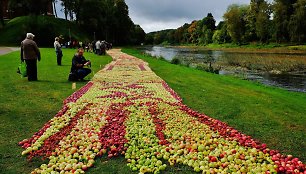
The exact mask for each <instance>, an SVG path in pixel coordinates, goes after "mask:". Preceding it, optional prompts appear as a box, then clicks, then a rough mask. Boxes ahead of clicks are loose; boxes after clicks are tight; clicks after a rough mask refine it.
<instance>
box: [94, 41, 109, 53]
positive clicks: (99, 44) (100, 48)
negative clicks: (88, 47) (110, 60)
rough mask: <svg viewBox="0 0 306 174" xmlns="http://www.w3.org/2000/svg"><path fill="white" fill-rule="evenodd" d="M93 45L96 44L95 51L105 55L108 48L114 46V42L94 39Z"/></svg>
mask: <svg viewBox="0 0 306 174" xmlns="http://www.w3.org/2000/svg"><path fill="white" fill-rule="evenodd" d="M92 45H94V47H93V48H94V50H93V51H94V53H96V54H98V55H105V54H106V50H109V49H111V48H112V44H111V43H108V42H106V41H105V40H103V41H100V40H98V41H96V42H95V41H93V43H92Z"/></svg>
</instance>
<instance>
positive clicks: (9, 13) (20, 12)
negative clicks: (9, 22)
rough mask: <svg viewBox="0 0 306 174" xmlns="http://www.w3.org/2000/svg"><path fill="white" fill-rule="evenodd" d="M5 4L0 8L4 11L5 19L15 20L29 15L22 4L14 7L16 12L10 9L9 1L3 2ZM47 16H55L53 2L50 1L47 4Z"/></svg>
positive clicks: (3, 0)
mask: <svg viewBox="0 0 306 174" xmlns="http://www.w3.org/2000/svg"><path fill="white" fill-rule="evenodd" d="M1 1H2V3H3V6H2V7H0V8H1V10H2V14H3V18H4V19H13V18H15V17H18V16H24V15H28V13H29V12H28V11H26V10H25V8H24V7H23V6H22V3H17V5H16V6H14V10H11V9H9V0H1ZM46 9H47V14H48V15H53V5H52V0H48V2H47V4H46Z"/></svg>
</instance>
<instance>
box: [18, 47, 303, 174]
mask: <svg viewBox="0 0 306 174" xmlns="http://www.w3.org/2000/svg"><path fill="white" fill-rule="evenodd" d="M108 53H109V54H110V55H111V56H112V57H113V59H114V61H113V62H112V63H110V64H109V65H107V66H106V67H105V68H104V69H103V70H101V71H100V72H98V73H97V74H96V75H95V76H94V77H93V79H92V81H90V82H89V83H87V85H85V86H84V87H83V88H81V89H80V90H79V91H77V92H75V93H74V94H72V95H71V96H70V97H68V98H67V99H66V100H65V101H64V105H63V108H62V110H60V111H59V112H58V114H57V115H55V117H54V118H53V119H51V120H50V121H49V122H47V123H46V124H45V125H44V126H43V127H42V128H41V129H40V130H39V131H38V132H36V133H35V134H34V135H33V136H32V137H31V138H29V139H26V140H23V141H21V142H20V143H19V145H20V146H22V147H23V148H24V151H23V152H22V154H23V155H26V156H27V158H28V159H29V160H31V159H32V158H34V157H42V158H44V159H48V160H47V161H48V163H46V164H42V165H41V166H40V167H39V168H37V169H35V170H34V171H33V172H32V173H84V172H85V171H86V170H87V169H88V168H89V167H92V166H93V165H94V163H95V159H96V158H98V157H99V156H102V155H105V154H106V155H107V156H108V157H109V158H112V157H116V156H118V155H123V156H125V158H126V161H127V165H128V166H129V167H130V168H131V170H133V171H139V173H160V172H161V171H162V170H164V169H165V168H166V167H167V166H168V165H175V164H176V165H188V166H190V167H191V168H192V169H193V170H194V171H195V172H202V173H304V174H305V173H306V170H305V164H303V163H302V162H301V161H299V159H298V158H294V157H292V156H291V155H286V156H285V155H282V154H280V153H279V152H278V151H276V150H271V149H269V148H267V146H266V145H265V144H261V143H260V142H258V141H256V140H254V139H252V138H251V137H250V136H247V135H244V134H242V133H240V132H238V131H237V130H235V129H233V128H232V127H229V126H228V125H227V124H225V123H223V122H221V121H219V120H215V119H212V118H210V117H208V116H206V115H204V114H200V113H198V112H196V111H193V110H191V109H190V108H188V107H187V106H186V105H184V104H183V103H182V100H181V98H180V97H179V96H178V95H177V94H176V93H175V92H174V91H173V90H172V89H170V88H169V86H168V85H167V84H166V83H165V82H164V81H163V80H162V79H161V78H159V77H158V76H157V75H155V74H154V73H153V72H152V71H151V70H150V68H149V67H148V65H147V63H146V62H144V61H142V60H140V59H137V58H135V57H132V56H129V55H127V54H123V53H122V52H120V50H116V49H115V50H111V51H109V52H108Z"/></svg>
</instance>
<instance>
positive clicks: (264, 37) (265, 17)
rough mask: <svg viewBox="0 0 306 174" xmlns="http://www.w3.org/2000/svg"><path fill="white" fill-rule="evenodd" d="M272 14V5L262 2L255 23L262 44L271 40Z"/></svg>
mask: <svg viewBox="0 0 306 174" xmlns="http://www.w3.org/2000/svg"><path fill="white" fill-rule="evenodd" d="M270 14H271V9H270V5H269V4H268V3H267V2H266V1H263V2H261V4H260V5H259V8H258V13H257V15H256V23H255V26H256V35H257V37H258V38H259V41H260V42H267V41H268V39H269V34H270V27H271V22H270Z"/></svg>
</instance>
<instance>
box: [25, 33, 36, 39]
mask: <svg viewBox="0 0 306 174" xmlns="http://www.w3.org/2000/svg"><path fill="white" fill-rule="evenodd" d="M34 36H35V35H34V34H32V33H27V36H26V38H27V39H32V40H33V38H34Z"/></svg>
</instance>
